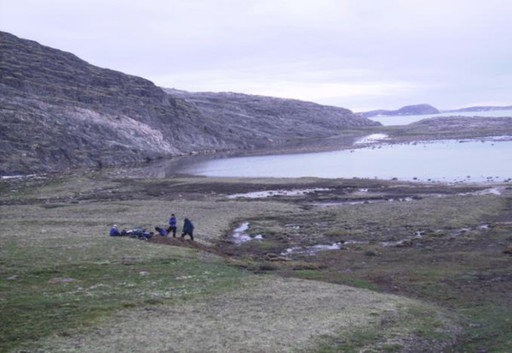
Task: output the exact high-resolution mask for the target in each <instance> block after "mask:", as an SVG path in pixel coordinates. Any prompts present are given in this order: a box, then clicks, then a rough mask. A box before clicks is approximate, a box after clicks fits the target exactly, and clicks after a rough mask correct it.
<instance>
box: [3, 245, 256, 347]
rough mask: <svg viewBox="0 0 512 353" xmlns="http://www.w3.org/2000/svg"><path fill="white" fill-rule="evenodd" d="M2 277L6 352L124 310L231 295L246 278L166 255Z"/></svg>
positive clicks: (233, 271) (192, 258)
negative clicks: (188, 298)
mask: <svg viewBox="0 0 512 353" xmlns="http://www.w3.org/2000/svg"><path fill="white" fill-rule="evenodd" d="M126 240H127V241H132V242H136V241H137V240H131V239H126ZM173 255H174V256H173ZM27 267H28V266H27ZM6 276H7V274H6V273H5V272H4V273H1V280H0V289H1V296H2V301H1V305H0V311H1V312H2V317H3V319H2V324H1V326H0V346H2V347H4V348H5V349H9V348H14V347H17V346H20V345H23V343H24V342H30V341H33V340H37V339H40V338H42V337H45V336H48V335H49V334H52V333H53V334H58V335H62V334H64V335H65V334H66V333H67V332H71V331H73V330H74V329H78V328H80V327H82V326H89V325H92V324H93V323H94V322H96V321H97V320H98V319H99V318H101V317H107V316H109V315H110V314H111V313H112V312H113V311H115V310H119V309H122V308H126V307H136V306H140V305H145V304H163V303H165V302H168V301H172V300H176V299H177V298H183V297H194V296H198V295H211V294H215V293H218V292H219V291H226V290H231V289H233V288H236V286H237V285H238V283H239V282H240V280H241V279H242V278H243V277H245V276H246V274H245V273H244V272H241V271H239V270H236V269H235V268H233V267H229V266H227V265H225V264H222V263H205V262H203V261H199V260H198V258H197V256H196V255H195V254H194V253H193V252H191V253H190V254H187V255H185V256H184V255H183V254H179V255H178V256H176V255H175V254H173V253H172V252H169V258H167V259H162V258H160V259H158V258H157V259H151V260H149V261H143V262H138V261H127V262H126V263H123V262H115V263H113V262H110V263H104V264H97V263H85V262H84V263H78V264H66V265H59V266H49V267H48V268H37V269H36V268H32V269H31V268H26V269H24V270H22V271H17V274H16V275H15V276H9V277H7V278H6Z"/></svg>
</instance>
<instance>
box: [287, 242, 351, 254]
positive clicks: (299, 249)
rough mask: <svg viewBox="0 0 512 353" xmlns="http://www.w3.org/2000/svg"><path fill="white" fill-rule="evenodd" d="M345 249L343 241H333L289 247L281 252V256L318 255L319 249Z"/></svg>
mask: <svg viewBox="0 0 512 353" xmlns="http://www.w3.org/2000/svg"><path fill="white" fill-rule="evenodd" d="M341 249H343V243H342V242H338V243H332V244H330V245H329V244H317V245H311V246H296V247H293V248H288V249H286V250H285V251H283V252H282V253H281V256H290V255H296V254H302V255H316V253H317V252H319V251H327V250H341Z"/></svg>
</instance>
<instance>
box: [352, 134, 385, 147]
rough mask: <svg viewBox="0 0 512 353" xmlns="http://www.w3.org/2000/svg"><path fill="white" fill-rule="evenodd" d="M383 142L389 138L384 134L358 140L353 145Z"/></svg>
mask: <svg viewBox="0 0 512 353" xmlns="http://www.w3.org/2000/svg"><path fill="white" fill-rule="evenodd" d="M384 140H389V136H388V135H386V134H371V135H367V136H364V137H362V138H360V139H359V140H357V141H356V142H354V145H362V144H368V143H376V142H380V141H384Z"/></svg>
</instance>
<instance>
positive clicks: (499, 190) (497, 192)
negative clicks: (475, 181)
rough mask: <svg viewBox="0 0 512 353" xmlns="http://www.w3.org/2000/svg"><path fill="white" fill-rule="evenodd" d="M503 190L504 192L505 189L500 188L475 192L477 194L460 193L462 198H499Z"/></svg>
mask: <svg viewBox="0 0 512 353" xmlns="http://www.w3.org/2000/svg"><path fill="white" fill-rule="evenodd" d="M503 190H504V187H499V186H498V187H495V188H489V189H484V190H480V191H475V192H465V193H460V194H459V195H462V196H466V195H471V196H483V195H497V196H501V194H502V192H503Z"/></svg>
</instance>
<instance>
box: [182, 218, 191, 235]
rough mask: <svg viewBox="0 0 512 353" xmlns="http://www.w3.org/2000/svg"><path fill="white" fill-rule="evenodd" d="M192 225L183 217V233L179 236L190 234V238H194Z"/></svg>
mask: <svg viewBox="0 0 512 353" xmlns="http://www.w3.org/2000/svg"><path fill="white" fill-rule="evenodd" d="M193 233H194V225H193V224H192V222H191V221H190V219H188V218H185V220H184V221H183V233H182V234H181V237H182V238H184V237H185V235H187V234H188V235H190V240H194V234H193Z"/></svg>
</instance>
